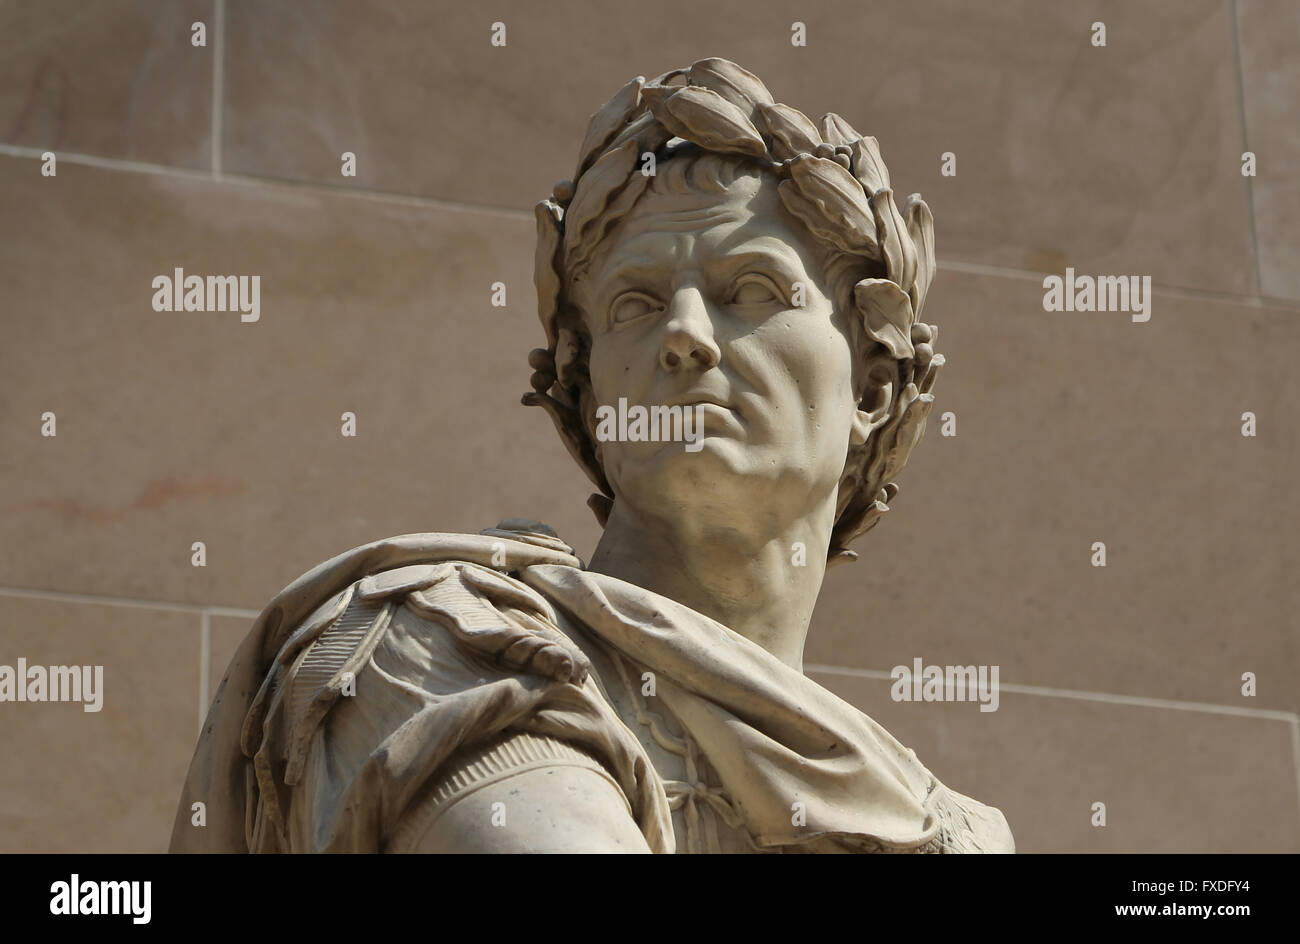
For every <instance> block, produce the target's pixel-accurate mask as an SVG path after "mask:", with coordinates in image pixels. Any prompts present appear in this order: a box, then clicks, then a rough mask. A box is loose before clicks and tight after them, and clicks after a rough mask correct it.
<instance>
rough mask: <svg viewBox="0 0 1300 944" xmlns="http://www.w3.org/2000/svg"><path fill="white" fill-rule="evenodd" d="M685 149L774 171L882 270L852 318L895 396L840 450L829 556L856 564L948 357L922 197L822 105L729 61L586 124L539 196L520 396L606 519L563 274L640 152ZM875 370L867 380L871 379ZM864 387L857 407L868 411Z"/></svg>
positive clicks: (603, 222)
mask: <svg viewBox="0 0 1300 944" xmlns="http://www.w3.org/2000/svg"><path fill="white" fill-rule="evenodd" d="M681 142H688V143H689V144H692V145H695V146H696V147H698V148H703V149H705V150H708V151H713V152H717V153H722V154H735V155H743V156H745V157H747V158H750V159H752V160H753V161H755V162H757V163H758V164H760V165H763V166H765V167H766V168H767V169H768V170H769V171H771V172H772V173H773V174H775V175H776V176H777V177H778V178H779V179H780V184H779V185H778V190H779V193H780V197H781V200H782V203H783V204H784V206H785V207H786V209H787V210H789V211H790V212H791V213H793V214H794V215H795V216H796V217H798V218H799V219H800V220H801V221H802V222H803V223H804V224H805V226H807V228H808V230H809V231H810V232H811V233H812V234H813V235H814V236H815V237H816V238H818V239H820V240H823V241H825V242H826V243H828V244H830V245H832V246H834V247H835V248H836V249H838V250H840V251H842V252H844V253H849V254H852V255H855V256H860V257H863V258H864V259H867V260H871V262H873V263H875V264H876V267H877V269H878V270H880V271H883V273H884V276H885V277H884V278H868V279H862V280H860V281H858V282H857V283H856V285H855V286H854V289H853V305H854V307H855V308H856V311H857V316H858V327H859V328H860V329H861V332H862V334H863V335H865V337H866V338H869V339H871V340H872V341H874V342H876V344H878V345H879V346H880V347H878V348H874V351H875V352H876V353H877V354H879V353H881V352H882V351H886V352H888V354H887V355H885V357H886V360H887V363H888V364H889V366H890V368H891V370H889V371H887V373H888V375H889V377H888V381H887V382H889V383H891V384H892V391H891V392H892V399H891V400H890V402H889V404H888V405H887V407H884V408H883V409H882V410H878V411H876V412H877V413H878V414H879V417H878V425H877V427H876V429H875V430H874V432H873V434H872V435H871V436H869V437H868V440H867V442H866V444H865V445H863V446H859V447H855V448H852V449H850V452H849V456H848V460H847V462H846V464H845V470H844V475H843V477H842V479H841V482H840V492H839V495H840V498H839V503H838V508H837V512H838V514H837V517H836V520H835V524H834V527H833V528H832V531H831V540H830V548H829V552H828V559H829V561H830V562H832V563H833V562H835V561H838V560H852V559H854V558H856V557H857V554H855V553H854V552H853V551H850V550H848V549H847V545H848V544H849V542H851V541H852V540H854V539H855V538H857V537H858V536H860V535H862V534H864V533H866V532H867V531H869V530H870V529H871V528H873V527H874V526H875V525H876V523H877V522H878V521H879V520H880V518H881V516H882V515H883V514H884V513H885V512H886V511H888V510H889V503H890V502H891V501H893V499H894V497H895V496H896V495H897V494H898V485H897V484H896V482H895V481H894V480H895V479H896V477H897V476H898V474H899V472H900V471H901V470H902V468H903V466H904V464H905V463H906V462H907V457H908V455H909V454H910V453H911V451H912V448H913V447H914V446H915V445H916V443H917V442H918V441H919V440H920V438H921V436H922V434H923V433H924V431H925V420H926V417H927V416H928V415H929V412H930V408H931V405H932V404H933V402H934V396H933V394H932V393H931V392H930V391H931V388H932V387H933V385H934V380H935V377H936V375H937V373H938V370H939V368H940V367H941V366H942V365H943V363H944V358H943V356H942V355H941V354H936V353H935V351H934V341H935V338H936V336H937V332H938V329H937V328H936V327H935V326H933V325H928V324H925V323H923V322H920V321H918V317H919V315H920V313H921V311H922V309H923V306H924V304H925V297H926V293H927V292H928V291H929V288H930V284H931V282H932V281H933V279H934V270H935V261H934V219H933V217H932V215H931V213H930V208H929V207H928V206H927V205H926V203H925V201H924V200H922V199H921V195H920V194H918V193H914V194H911V195H910V196H908V197H907V198H906V199H905V200H904V201H903V206H902V209H901V211H900V209H899V207H898V206H897V205H896V204H895V202H894V195H893V190H892V189H891V188H890V183H889V171H888V169H887V168H886V167H885V163H884V161H883V160H882V159H881V156H880V149H879V146H878V144H877V142H876V139H875V138H873V137H866V136H863V135H861V134H859V133H858V132H857V131H855V130H854V129H853V128H852V127H851V126H850V125H849V123H848V122H846V121H845V120H844V119H843V118H841V117H840V116H838V115H835V114H833V113H828V114H826V115H825V116H824V117H823V118H822V120H821V123H820V125H815V124H814V123H813V122H812V121H811V120H810V119H809V118H808V117H807V116H805V115H804V114H803V113H801V112H799V111H798V110H797V109H794V108H791V107H790V106H789V105H783V104H780V103H777V102H775V101H773V99H772V96H771V93H770V92H768V90H767V87H766V86H764V84H763V83H762V82H761V81H760V80H759V79H758V78H757V77H756V76H754V75H753V74H751V73H749V72H747V71H746V70H744V69H742V68H741V67H740V66H738V65H736V64H735V63H734V62H730V61H729V60H726V59H717V58H711V59H702V60H700V61H699V62H696V63H694V64H693V65H691V66H690V67H689V68H686V69H675V70H673V71H671V72H667V73H664V74H663V75H662V76H659V77H658V78H656V79H653V80H651V81H649V82H647V81H646V80H645V79H644V77H642V76H637V77H636V78H635V79H633V80H632V81H631V82H629V83H628V84H627V85H625V86H624V87H623V88H622V89H620V90H619V92H618V93H617V94H616V95H615V96H614V97H613V98H612V99H610V100H609V102H608V103H607V104H606V105H605V106H604V107H602V108H601V109H600V110H599V111H597V112H596V113H595V114H594V115H593V116H592V117H591V121H590V123H589V125H588V128H587V134H586V137H585V138H584V139H583V142H582V147H581V149H580V151H579V157H578V167H577V172H576V173H575V174H574V178H573V180H572V181H568V180H565V181H561V182H560V183H558V184H556V186H555V188H554V191H553V193H552V195H551V196H550V197H549V198H547V199H545V200H543V201H541V202H540V203H538V204H537V206H536V208H535V213H536V217H537V256H536V260H535V261H536V265H535V270H534V281H535V283H536V286H537V298H538V314H539V316H540V318H541V321H542V326H543V328H544V329H545V331H546V342H547V347H546V348H544V349H543V348H538V349H536V350H534V351H532V352H531V354H530V355H529V364H530V366H532V368H533V370H534V373H533V375H532V387H533V390H532V391H531V392H529V393H526V394H524V396H523V403H524V404H525V405H528V406H540V407H542V408H543V409H545V410H546V412H547V413H548V414H549V415H550V417H551V419H552V421H553V422H554V423H555V427H556V429H557V430H558V432H559V434H560V437H561V439H562V440H563V441H564V444H565V446H566V447H567V448H568V450H569V452H570V454H572V456H573V457H574V459H576V460H577V462H578V464H579V465H580V466H581V467H582V469H583V471H584V472H585V473H586V475H587V477H588V478H589V479H590V480H591V481H592V483H593V484H594V485H595V486H596V487H597V488H598V489H599V490H600V491H599V493H598V494H593V495H592V496H591V498H590V499H589V500H588V505H589V506H591V508H592V510H593V511H594V512H595V514H596V517H597V519H598V520H599V521H600V523H601V526H602V527H603V526H604V524H605V521H606V519H607V518H608V515H609V511H610V509H611V508H612V506H613V500H614V492H613V490H612V489H611V487H610V485H609V482H608V480H607V479H606V477H605V473H604V470H603V468H602V467H601V463H600V461H599V458H598V455H597V452H596V445H595V442H594V441H593V439H592V435H591V432H590V426H589V422H590V419H591V416H592V414H593V412H594V408H595V404H594V403H593V402H592V396H591V383H590V377H589V376H588V374H587V366H586V357H587V342H586V340H585V337H584V334H583V332H582V331H581V330H580V329H579V328H578V325H579V324H580V321H575V320H574V317H575V313H574V312H573V310H572V308H571V307H570V306H569V305H568V304H567V302H566V298H565V279H564V273H565V272H566V270H568V271H571V270H572V268H573V267H575V266H578V265H581V264H582V263H583V262H584V261H585V260H587V259H589V258H590V257H591V255H592V253H593V252H594V251H595V249H596V248H597V247H598V246H599V245H600V243H601V240H602V239H603V237H604V236H605V235H606V233H608V232H609V231H610V230H611V229H612V228H613V226H614V225H616V224H617V221H618V220H619V219H621V218H622V217H623V216H625V215H626V214H627V213H628V212H629V211H630V210H631V208H632V206H633V204H634V203H635V202H636V200H637V199H638V198H639V197H640V196H641V194H642V193H643V192H644V191H645V189H646V187H647V186H648V182H649V179H650V178H649V177H648V176H647V175H645V174H643V173H641V172H640V170H639V167H640V161H641V158H642V155H643V154H646V153H651V154H655V155H656V160H661V159H668V158H670V157H671V155H672V152H673V150H674V146H677V147H680V146H681ZM874 373H875V372H873V376H874ZM876 395H877V394H876V391H874V390H869V391H868V393H867V397H865V398H864V400H863V408H864V409H868V410H870V408H871V407H870V404H869V403H868V399H870V398H871V397H873V396H876Z"/></svg>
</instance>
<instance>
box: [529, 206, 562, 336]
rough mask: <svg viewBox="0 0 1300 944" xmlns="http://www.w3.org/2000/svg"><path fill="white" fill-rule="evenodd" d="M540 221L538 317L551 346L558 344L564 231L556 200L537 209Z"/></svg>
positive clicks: (536, 279)
mask: <svg viewBox="0 0 1300 944" xmlns="http://www.w3.org/2000/svg"><path fill="white" fill-rule="evenodd" d="M533 215H534V216H535V217H536V218H537V250H536V255H535V256H534V258H533V285H534V286H536V288H537V317H538V318H540V319H541V322H542V328H543V329H544V330H545V331H546V344H547V346H548V347H551V346H554V344H555V333H556V327H555V319H556V317H557V316H558V314H559V303H560V289H561V286H560V273H559V269H558V261H559V260H558V259H557V256H558V254H559V250H560V241H561V239H562V237H563V230H562V229H561V226H560V221H561V220H562V219H563V217H564V211H563V210H561V209H560V207H559V205H558V204H556V203H555V201H553V200H549V199H548V200H543V201H542V202H541V203H539V204H537V206H535V207H533Z"/></svg>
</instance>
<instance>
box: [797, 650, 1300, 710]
mask: <svg viewBox="0 0 1300 944" xmlns="http://www.w3.org/2000/svg"><path fill="white" fill-rule="evenodd" d="M804 669H805V671H807V672H820V673H822V674H823V675H849V676H854V677H857V678H869V679H879V680H883V681H891V680H893V676H892V675H890V673H888V672H884V671H881V670H879V669H850V668H844V667H840V666H833V665H805V666H804ZM998 691H999V692H1010V693H1012V694H1015V695H1038V696H1041V697H1047V698H1072V699H1076V700H1079V701H1096V702H1104V703H1106V704H1112V705H1128V706H1129V707H1133V708H1169V709H1172V710H1175V711H1200V712H1204V713H1206V714H1221V715H1233V716H1237V717H1245V718H1257V719H1260V720H1267V721H1285V722H1288V723H1292V724H1294V723H1296V722H1297V719H1300V715H1297V714H1296V713H1295V712H1293V711H1281V710H1278V709H1273V708H1242V707H1239V706H1237V705H1214V704H1210V703H1209V702H1195V701H1179V700H1177V699H1172V698H1148V697H1146V696H1143V695H1115V694H1111V693H1109V692H1085V691H1079V690H1077V689H1069V688H1052V687H1050V686H1043V685H1018V684H1015V683H1010V682H1000V683H999V684H998Z"/></svg>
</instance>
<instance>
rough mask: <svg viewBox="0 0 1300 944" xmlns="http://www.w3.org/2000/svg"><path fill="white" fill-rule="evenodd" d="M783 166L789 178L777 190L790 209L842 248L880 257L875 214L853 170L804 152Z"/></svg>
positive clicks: (820, 234)
mask: <svg viewBox="0 0 1300 944" xmlns="http://www.w3.org/2000/svg"><path fill="white" fill-rule="evenodd" d="M786 166H788V167H789V168H790V179H789V180H787V181H784V182H782V184H781V186H780V188H779V192H780V193H781V197H782V200H783V201H784V202H785V205H786V207H787V208H788V209H789V210H790V211H791V212H792V213H794V214H795V215H796V216H798V217H799V218H800V219H801V220H802V221H803V222H804V224H805V225H807V226H808V227H809V229H811V230H812V231H813V232H814V233H816V234H817V235H818V236H819V237H820V238H823V239H826V240H828V241H830V242H831V243H833V244H834V245H836V246H837V247H839V248H840V249H842V250H844V251H845V252H853V253H860V254H862V255H867V256H870V257H871V258H873V259H879V258H880V250H879V246H878V244H877V235H876V234H877V227H876V220H875V216H874V214H873V213H872V210H871V205H870V204H869V203H868V202H867V199H866V195H865V194H864V193H863V192H862V187H861V186H859V184H858V182H857V180H855V179H854V177H853V175H852V174H850V173H849V172H848V171H847V170H845V169H844V168H843V167H841V166H840V165H839V164H837V163H835V162H834V161H831V160H827V159H826V158H822V157H813V156H812V155H806V154H801V155H800V156H798V157H796V158H795V159H794V160H792V161H790V162H789V164H788V165H786ZM796 194H797V195H798V198H799V199H796V197H795V195H796ZM810 207H811V208H812V209H811V210H810V209H809V208H810Z"/></svg>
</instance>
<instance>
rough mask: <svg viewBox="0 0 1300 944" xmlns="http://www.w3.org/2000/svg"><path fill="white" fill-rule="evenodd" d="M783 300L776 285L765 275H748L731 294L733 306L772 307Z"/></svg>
mask: <svg viewBox="0 0 1300 944" xmlns="http://www.w3.org/2000/svg"><path fill="white" fill-rule="evenodd" d="M780 300H781V293H780V292H779V291H778V290H777V287H776V285H775V284H774V283H773V282H772V280H771V279H769V278H768V277H767V276H765V275H747V276H745V277H744V279H742V280H741V282H740V283H739V284H738V285H737V286H736V290H735V291H734V292H732V294H731V304H733V305H771V304H772V303H774V302H778V301H780Z"/></svg>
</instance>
